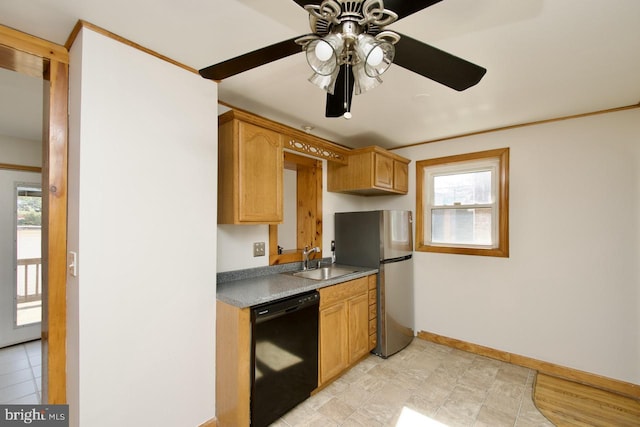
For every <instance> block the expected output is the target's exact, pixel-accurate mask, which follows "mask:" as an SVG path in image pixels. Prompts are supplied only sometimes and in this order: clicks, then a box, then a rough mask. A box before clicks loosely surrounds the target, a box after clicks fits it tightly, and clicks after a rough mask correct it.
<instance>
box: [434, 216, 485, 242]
mask: <svg viewBox="0 0 640 427" xmlns="http://www.w3.org/2000/svg"><path fill="white" fill-rule="evenodd" d="M491 217H492V215H491V208H476V209H432V210H431V239H432V243H445V244H456V245H484V246H491V245H492V244H493V242H492V239H491Z"/></svg>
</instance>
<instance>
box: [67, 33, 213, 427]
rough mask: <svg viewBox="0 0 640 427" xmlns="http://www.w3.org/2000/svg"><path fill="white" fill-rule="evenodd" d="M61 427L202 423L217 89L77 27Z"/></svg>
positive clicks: (208, 349)
mask: <svg viewBox="0 0 640 427" xmlns="http://www.w3.org/2000/svg"><path fill="white" fill-rule="evenodd" d="M70 72H71V75H70V149H69V187H70V188H69V208H70V212H69V250H70V251H77V252H78V260H79V265H78V268H79V271H78V272H79V275H78V277H77V278H73V277H69V281H68V360H67V363H68V380H69V383H68V398H69V402H70V407H71V425H72V426H79V425H81V426H92V427H93V426H95V427H99V426H114V425H119V426H127V425H131V426H134V425H135V426H139V425H153V426H196V425H199V424H201V423H203V422H205V421H206V420H209V419H211V418H213V417H214V416H215V403H214V402H215V300H216V296H215V288H216V287H215V273H216V266H215V265H216V262H215V259H216V249H215V242H216V226H215V224H216V203H217V201H216V199H217V197H216V192H217V190H216V185H215V182H216V174H217V173H216V171H217V148H216V145H217V143H216V141H217V113H216V111H217V105H216V104H217V86H216V85H215V84H213V83H211V82H210V81H208V80H205V79H202V78H201V77H199V76H198V75H197V74H194V73H190V72H188V71H185V70H183V69H181V68H179V67H176V66H174V65H171V64H169V63H167V62H164V61H161V60H159V59H157V58H155V57H152V56H149V55H147V54H145V53H143V52H141V51H139V50H136V49H133V48H131V47H129V46H127V45H124V44H121V43H118V42H116V41H114V40H112V39H110V38H106V37H104V36H102V35H99V34H97V33H95V32H92V31H90V30H87V29H84V30H82V32H81V33H80V35H79V37H78V38H77V39H76V41H75V43H74V45H73V48H72V49H71V65H70Z"/></svg>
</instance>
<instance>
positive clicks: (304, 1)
mask: <svg viewBox="0 0 640 427" xmlns="http://www.w3.org/2000/svg"><path fill="white" fill-rule="evenodd" d="M293 1H294V2H296V3H298V6H300V7H305V6H306V5H308V4H320V3H322V0H293Z"/></svg>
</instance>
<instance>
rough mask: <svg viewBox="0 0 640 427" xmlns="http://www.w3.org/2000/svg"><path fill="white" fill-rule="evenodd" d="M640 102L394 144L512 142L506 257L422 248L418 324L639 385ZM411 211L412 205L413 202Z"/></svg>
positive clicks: (468, 148) (456, 150) (421, 149)
mask: <svg viewBox="0 0 640 427" xmlns="http://www.w3.org/2000/svg"><path fill="white" fill-rule="evenodd" d="M639 137H640V110H638V109H635V110H630V111H624V112H617V113H610V114H605V115H598V116H591V117H586V118H581V119H573V120H566V121H559V122H554V123H548V124H542V125H537V126H530V127H522V128H517V129H512V130H505V131H501V132H493V133H489V134H484V135H476V136H470V137H465V138H459V139H454V140H449V141H443V142H438V143H431V144H425V145H421V146H416V147H412V148H406V149H403V150H398V151H396V152H397V153H398V154H400V155H403V156H407V157H409V158H411V159H412V160H413V162H412V163H411V168H410V173H411V176H410V193H409V194H410V195H411V196H410V197H406V198H404V199H402V200H400V201H398V203H402V204H404V205H409V203H411V206H412V207H411V208H412V209H413V210H414V212H415V161H416V160H421V159H428V158H434V157H440V156H446V155H453V154H460V153H466V152H474V151H481V150H487V149H492V148H499V147H510V148H511V153H510V157H511V167H510V219H509V220H510V250H511V255H510V257H509V258H492V257H479V256H465V255H449V254H434V253H416V254H415V261H416V262H415V278H416V283H415V287H416V326H417V328H416V329H417V330H418V331H420V330H424V331H430V332H434V333H437V334H441V335H444V336H448V337H453V338H457V339H461V340H464V341H468V342H472V343H476V344H480V345H485V346H489V347H493V348H496V349H500V350H505V351H509V352H512V353H516V354H521V355H525V356H529V357H533V358H536V359H539V360H543V361H548V362H553V363H557V364H560V365H563V366H568V367H572V368H576V369H580V370H583V371H588V372H591V373H596V374H600V375H604V376H607V377H610V378H616V379H620V380H623V381H628V382H632V383H636V384H640V274H639V269H640V262H638V260H639V259H640V249H639V246H640V227H639V223H640V211H639V204H640V144H639V143H638V140H639ZM405 207H406V206H405Z"/></svg>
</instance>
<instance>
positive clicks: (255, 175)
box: [218, 115, 284, 224]
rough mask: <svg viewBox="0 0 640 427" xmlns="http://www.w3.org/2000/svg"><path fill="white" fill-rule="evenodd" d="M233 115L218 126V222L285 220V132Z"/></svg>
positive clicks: (225, 117)
mask: <svg viewBox="0 0 640 427" xmlns="http://www.w3.org/2000/svg"><path fill="white" fill-rule="evenodd" d="M229 117H233V116H225V115H223V116H221V117H220V123H219V128H218V223H219V224H277V223H281V222H282V218H283V214H282V210H283V202H282V192H283V171H284V165H283V140H284V136H283V135H282V134H280V133H278V132H276V131H273V130H270V129H265V128H263V127H260V126H257V125H254V124H251V123H246V122H243V121H241V120H238V119H235V118H231V119H229Z"/></svg>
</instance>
